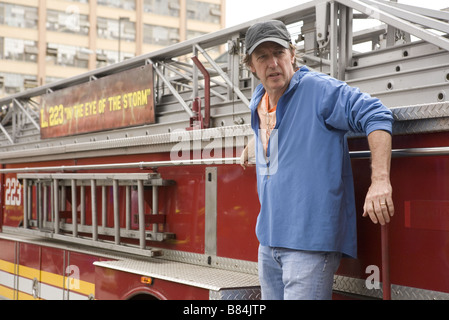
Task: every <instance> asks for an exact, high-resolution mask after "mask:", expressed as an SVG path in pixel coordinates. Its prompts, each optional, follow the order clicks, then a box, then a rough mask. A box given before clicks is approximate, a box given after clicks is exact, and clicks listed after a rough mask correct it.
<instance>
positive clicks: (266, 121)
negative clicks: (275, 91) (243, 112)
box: [257, 92, 277, 154]
mask: <svg viewBox="0 0 449 320" xmlns="http://www.w3.org/2000/svg"><path fill="white" fill-rule="evenodd" d="M276 107H277V105H275V106H274V107H272V108H270V99H269V96H268V94H267V93H266V92H265V95H264V96H263V97H262V99H261V100H260V103H259V106H258V107H257V113H258V115H259V120H260V121H259V128H260V134H259V136H260V139H261V141H262V145H263V148H264V150H265V154H266V153H267V148H268V141H269V139H270V135H271V132H272V131H273V129H274V126H275V125H276Z"/></svg>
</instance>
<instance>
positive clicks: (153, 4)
mask: <svg viewBox="0 0 449 320" xmlns="http://www.w3.org/2000/svg"><path fill="white" fill-rule="evenodd" d="M179 10H180V7H179V1H178V0H143V11H144V12H149V13H154V14H158V15H162V16H171V17H179Z"/></svg>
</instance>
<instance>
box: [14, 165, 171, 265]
mask: <svg viewBox="0 0 449 320" xmlns="http://www.w3.org/2000/svg"><path fill="white" fill-rule="evenodd" d="M18 179H19V180H21V181H22V186H23V223H22V228H21V230H22V231H25V233H33V234H36V233H37V234H39V235H44V236H47V237H50V238H55V239H61V240H70V241H72V242H78V243H81V244H89V245H91V246H96V247H100V248H108V249H114V250H118V251H126V252H132V248H136V249H139V251H144V252H146V254H147V255H148V254H149V255H150V256H156V255H159V254H160V251H158V250H156V249H151V248H147V244H146V242H147V240H150V241H159V242H160V241H164V240H167V239H171V238H174V236H175V235H174V234H173V233H169V232H163V231H160V230H163V227H164V224H165V215H164V214H159V209H158V207H159V206H158V190H159V187H163V186H169V185H172V184H173V183H174V182H173V181H171V180H164V179H162V178H161V176H160V174H158V173H22V174H18ZM88 188H89V189H90V194H91V197H90V198H91V201H90V206H91V211H90V212H91V215H90V216H89V215H87V214H86V212H87V211H88V210H87V209H88V205H89V204H88V203H87V201H86V198H87V197H86V189H88ZM111 188H112V192H110V191H111ZM146 188H151V189H152V210H151V214H146V213H145V199H144V191H145V189H146ZM99 189H101V199H100V200H101V202H100V201H99V202H98V203H97V191H99ZM108 189H109V190H108ZM132 190H137V196H138V214H137V215H135V217H137V219H136V220H137V222H138V230H134V228H133V227H132V224H133V221H132V213H131V193H132ZM121 191H122V192H123V191H124V192H125V204H124V207H125V221H124V222H125V223H123V221H122V220H123V219H122V220H121V219H120V208H123V207H122V206H120V197H119V193H120V192H121ZM33 198H34V201H35V208H34V212H35V214H33V204H34V203H33ZM78 199H79V203H78ZM111 202H112V207H113V212H114V215H113V217H114V218H113V221H112V227H110V226H109V225H110V224H111V223H109V221H107V220H108V219H107V209H108V204H109V203H111ZM99 203H101V207H100V208H101V224H100V223H99V221H98V214H99V212H98V211H99V205H98V204H99ZM67 204H70V207H71V208H70V210H67ZM88 218H90V220H91V223H90V224H87V219H88ZM148 224H149V225H152V230H147V229H146V225H148ZM123 225H125V227H122V226H123ZM68 237H69V238H70V239H68ZM111 238H112V241H111ZM133 239H134V242H136V239H138V245H136V244H132V242H133V241H132V240H133ZM130 240H131V241H130ZM130 250H131V251H130Z"/></svg>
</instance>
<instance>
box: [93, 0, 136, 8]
mask: <svg viewBox="0 0 449 320" xmlns="http://www.w3.org/2000/svg"><path fill="white" fill-rule="evenodd" d="M97 3H98V4H99V5H101V6H106V7H114V8H120V9H125V10H136V1H135V0H97Z"/></svg>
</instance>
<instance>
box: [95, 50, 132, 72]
mask: <svg viewBox="0 0 449 320" xmlns="http://www.w3.org/2000/svg"><path fill="white" fill-rule="evenodd" d="M121 58H122V59H123V60H127V59H131V58H134V54H132V53H129V52H122V53H121ZM117 62H118V51H113V50H97V68H101V67H105V66H107V65H110V64H114V63H117Z"/></svg>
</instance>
